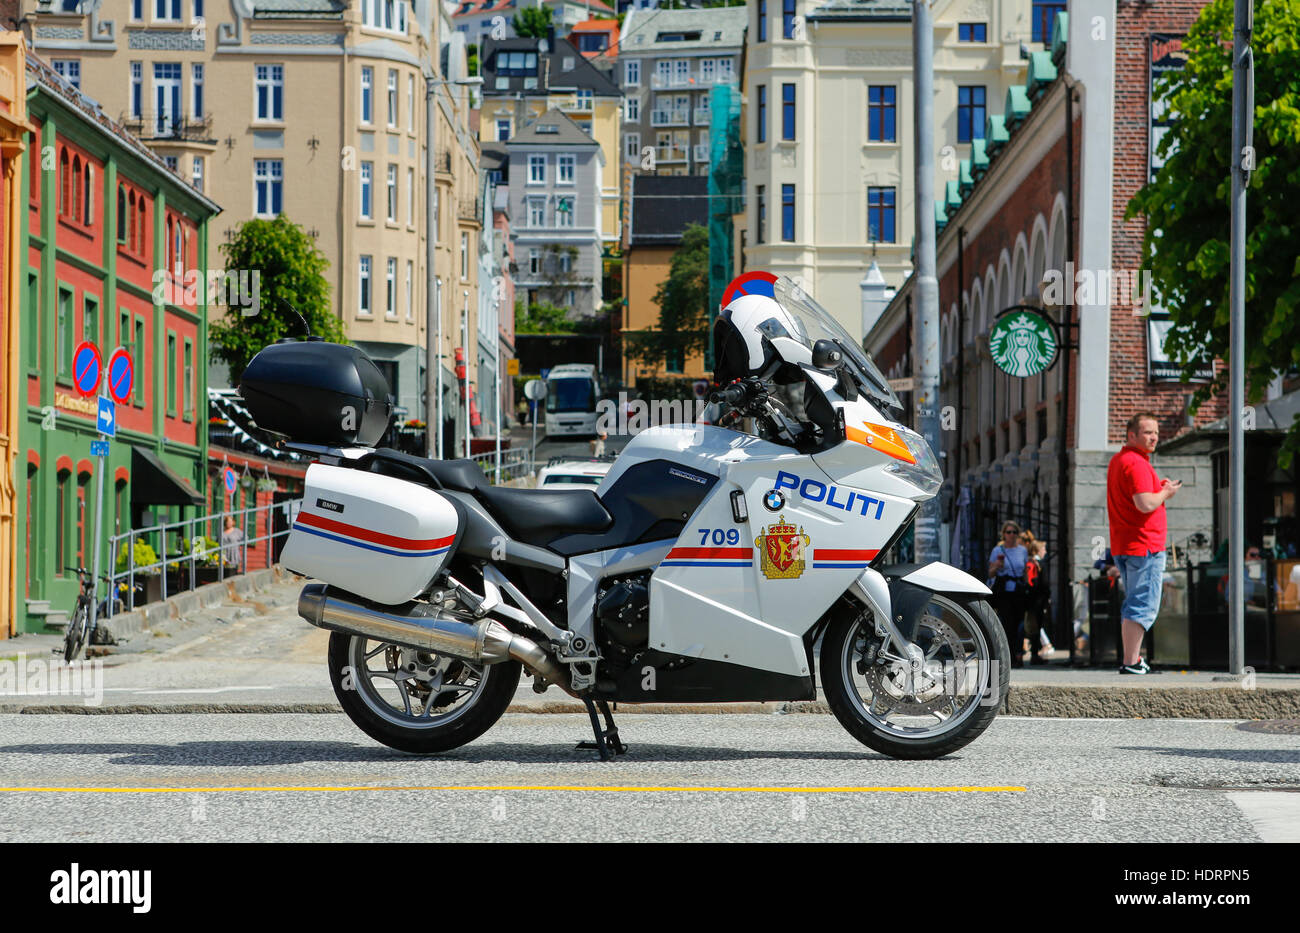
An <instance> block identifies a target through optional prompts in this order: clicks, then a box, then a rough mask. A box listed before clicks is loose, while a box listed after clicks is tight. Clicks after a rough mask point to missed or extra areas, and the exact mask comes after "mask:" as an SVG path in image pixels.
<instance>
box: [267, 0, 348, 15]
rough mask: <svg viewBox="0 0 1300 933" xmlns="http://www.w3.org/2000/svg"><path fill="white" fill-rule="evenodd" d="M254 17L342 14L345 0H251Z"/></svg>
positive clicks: (345, 5)
mask: <svg viewBox="0 0 1300 933" xmlns="http://www.w3.org/2000/svg"><path fill="white" fill-rule="evenodd" d="M252 6H253V18H254V19H286V18H293V17H308V16H312V17H314V16H329V17H335V16H342V15H343V12H344V11H345V10H346V9H347V8H348V4H347V0H253V4H252Z"/></svg>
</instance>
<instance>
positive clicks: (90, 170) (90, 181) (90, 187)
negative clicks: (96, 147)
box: [81, 163, 95, 227]
mask: <svg viewBox="0 0 1300 933" xmlns="http://www.w3.org/2000/svg"><path fill="white" fill-rule="evenodd" d="M83 172H84V175H83V178H84V181H83V184H82V186H81V222H82V223H83V224H85V225H86V226H87V227H89V226H90V225H91V223H92V221H93V220H94V216H93V215H94V213H95V167H94V166H93V165H91V164H90V163H86V167H85V169H84V170H83Z"/></svg>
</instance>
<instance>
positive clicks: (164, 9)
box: [153, 0, 181, 23]
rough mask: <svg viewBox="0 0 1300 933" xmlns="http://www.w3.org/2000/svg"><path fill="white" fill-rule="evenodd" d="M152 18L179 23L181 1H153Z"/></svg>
mask: <svg viewBox="0 0 1300 933" xmlns="http://www.w3.org/2000/svg"><path fill="white" fill-rule="evenodd" d="M153 18H154V19H156V20H164V21H168V22H176V23H179V22H180V21H181V0H154V5H153Z"/></svg>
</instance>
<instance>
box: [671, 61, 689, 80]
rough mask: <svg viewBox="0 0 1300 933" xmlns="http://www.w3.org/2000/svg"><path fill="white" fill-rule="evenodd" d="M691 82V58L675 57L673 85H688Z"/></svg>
mask: <svg viewBox="0 0 1300 933" xmlns="http://www.w3.org/2000/svg"><path fill="white" fill-rule="evenodd" d="M690 83H691V60H690V59H689V58H674V59H673V87H686V86H688V85H689V84H690Z"/></svg>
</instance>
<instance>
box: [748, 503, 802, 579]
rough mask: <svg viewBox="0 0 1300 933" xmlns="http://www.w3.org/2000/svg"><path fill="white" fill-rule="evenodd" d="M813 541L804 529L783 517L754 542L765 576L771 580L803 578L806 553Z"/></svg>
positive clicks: (768, 527) (764, 530)
mask: <svg viewBox="0 0 1300 933" xmlns="http://www.w3.org/2000/svg"><path fill="white" fill-rule="evenodd" d="M811 540H812V539H811V538H809V536H808V535H806V534H804V531H803V528H802V527H796V526H795V525H793V524H791V523H790V522H787V521H786V520H785V516H784V515H781V516H780V517H779V518H778V519H777V520H776V521H775V522H773V523H772V524H770V525H768V526H767V527H766V528H764V529H763V533H762V534H761V535H759V536H758V537H757V538H755V540H754V543H755V544H756V545H758V552H759V554H761V555H762V567H763V576H765V577H767V578H768V579H769V580H793V579H795V578H796V577H799V576H802V575H803V570H804V551H805V550H806V549H807V547H808V545H809V544H810V543H811Z"/></svg>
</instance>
